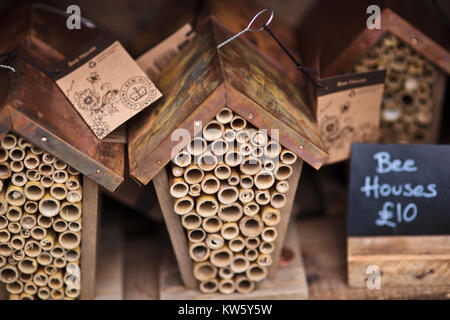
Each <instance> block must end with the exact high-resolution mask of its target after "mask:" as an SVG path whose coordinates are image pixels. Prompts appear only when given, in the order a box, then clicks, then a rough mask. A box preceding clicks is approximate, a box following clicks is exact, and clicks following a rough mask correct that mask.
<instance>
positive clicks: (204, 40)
mask: <svg viewBox="0 0 450 320" xmlns="http://www.w3.org/2000/svg"><path fill="white" fill-rule="evenodd" d="M229 36H230V34H229V33H228V32H226V31H224V29H223V28H222V27H220V26H219V25H218V24H217V23H216V22H215V19H214V18H211V19H209V20H207V21H206V22H205V23H204V24H203V25H202V27H201V28H200V29H199V30H198V32H197V34H196V36H195V37H194V38H193V40H191V42H190V43H189V44H188V45H187V46H186V47H185V48H184V49H183V50H182V52H181V53H180V54H179V55H178V56H177V57H176V58H174V60H173V61H172V62H171V63H170V64H169V65H168V66H167V67H166V68H165V69H164V70H163V71H162V72H161V74H160V76H159V78H157V79H155V81H156V83H157V86H158V88H160V89H161V91H162V93H163V98H162V99H161V100H160V102H158V103H157V104H156V106H155V107H154V108H152V109H151V110H146V111H144V112H143V113H142V114H140V115H139V116H138V117H137V119H136V120H135V121H134V122H133V123H132V124H131V125H130V130H129V137H128V138H129V159H130V172H131V175H132V176H133V177H134V178H136V179H137V180H138V181H140V182H141V183H143V184H147V183H149V182H150V181H151V180H152V181H153V183H154V186H155V189H156V192H157V196H158V200H159V203H160V206H161V209H162V212H163V216H164V219H165V223H166V225H167V228H168V231H169V235H170V239H171V242H172V246H173V250H174V251H175V256H176V259H177V262H178V268H179V272H180V274H181V278H182V281H183V283H184V285H185V287H187V288H198V289H199V290H200V291H201V292H203V293H208V294H212V293H216V292H220V293H222V294H231V293H234V292H238V293H243V294H245V293H249V292H251V291H252V290H258V283H259V282H261V281H263V280H264V279H266V278H271V277H273V276H274V274H275V273H276V270H277V267H278V260H279V258H280V252H281V248H282V246H283V243H284V239H285V235H286V229H287V226H288V223H289V217H290V212H291V208H292V204H293V200H294V196H295V192H296V189H297V184H298V181H299V178H300V172H301V167H302V163H303V161H306V162H307V163H309V164H310V165H311V166H313V167H315V168H316V169H318V168H319V167H320V166H321V165H322V164H323V162H324V161H326V159H327V154H326V152H325V151H324V148H323V144H322V141H321V139H320V136H319V134H318V131H317V128H316V125H315V123H314V122H313V121H312V120H311V119H312V118H311V114H310V112H309V110H308V109H307V107H306V106H305V104H304V102H303V99H302V97H301V95H300V92H299V91H298V89H297V88H295V87H294V86H293V85H292V84H291V83H290V82H289V81H288V80H287V79H285V78H284V77H283V75H281V74H280V73H279V72H278V71H277V70H276V69H275V68H274V66H273V65H272V64H271V63H270V62H269V61H267V60H266V59H265V58H264V57H263V56H262V55H261V54H260V53H258V52H257V51H256V49H254V48H252V47H250V46H249V45H248V43H246V42H245V41H244V40H241V39H237V40H235V41H233V42H231V43H229V44H227V45H226V46H224V47H222V48H220V50H218V49H217V45H218V44H219V43H220V42H222V41H223V40H225V39H226V38H227V37H229Z"/></svg>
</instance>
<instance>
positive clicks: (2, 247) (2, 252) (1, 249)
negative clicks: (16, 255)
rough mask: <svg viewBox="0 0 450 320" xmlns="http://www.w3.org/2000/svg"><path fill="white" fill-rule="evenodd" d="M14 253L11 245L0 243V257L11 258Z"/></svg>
mask: <svg viewBox="0 0 450 320" xmlns="http://www.w3.org/2000/svg"><path fill="white" fill-rule="evenodd" d="M12 253H13V249H12V248H11V245H10V244H9V243H0V256H4V257H9V256H10V255H12Z"/></svg>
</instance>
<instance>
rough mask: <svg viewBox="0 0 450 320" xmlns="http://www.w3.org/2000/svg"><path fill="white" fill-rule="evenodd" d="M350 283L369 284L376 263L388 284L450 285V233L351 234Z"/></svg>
mask: <svg viewBox="0 0 450 320" xmlns="http://www.w3.org/2000/svg"><path fill="white" fill-rule="evenodd" d="M347 245H348V249H347V251H348V256H347V260H348V283H349V285H350V286H351V287H357V288H365V287H367V278H368V276H369V274H368V272H367V268H368V267H369V266H371V265H374V266H377V267H379V268H380V271H381V282H382V285H383V286H385V287H388V286H390V287H398V286H421V285H423V286H427V285H450V236H408V237H407V236H397V237H384V236H381V237H350V238H348V240H347Z"/></svg>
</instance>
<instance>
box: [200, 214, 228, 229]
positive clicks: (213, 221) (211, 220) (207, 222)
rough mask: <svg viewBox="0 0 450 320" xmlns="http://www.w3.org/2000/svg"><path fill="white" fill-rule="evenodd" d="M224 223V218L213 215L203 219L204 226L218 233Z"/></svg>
mask: <svg viewBox="0 0 450 320" xmlns="http://www.w3.org/2000/svg"><path fill="white" fill-rule="evenodd" d="M222 224H223V223H222V220H220V219H219V218H218V217H217V216H212V217H207V218H205V219H203V222H202V227H203V229H205V231H206V232H208V233H216V232H219V231H220V230H221V229H222Z"/></svg>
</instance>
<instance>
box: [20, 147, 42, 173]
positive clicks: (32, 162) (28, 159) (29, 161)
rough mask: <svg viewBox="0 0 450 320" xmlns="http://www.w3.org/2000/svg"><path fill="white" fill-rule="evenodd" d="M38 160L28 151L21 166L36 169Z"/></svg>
mask: <svg viewBox="0 0 450 320" xmlns="http://www.w3.org/2000/svg"><path fill="white" fill-rule="evenodd" d="M39 163H40V160H39V157H38V156H37V155H36V154H34V153H33V152H31V151H28V152H27V154H26V156H25V159H24V161H23V164H24V165H25V168H27V169H30V170H31V169H36V168H37V167H38V166H39Z"/></svg>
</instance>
